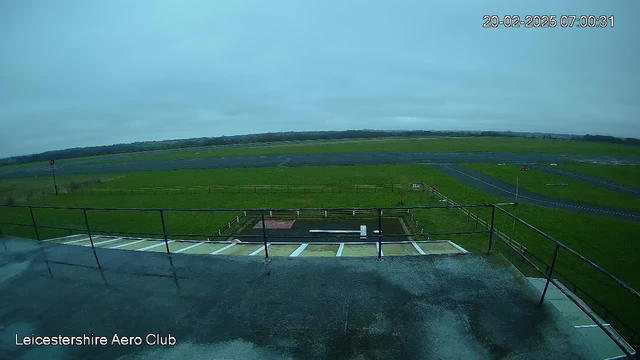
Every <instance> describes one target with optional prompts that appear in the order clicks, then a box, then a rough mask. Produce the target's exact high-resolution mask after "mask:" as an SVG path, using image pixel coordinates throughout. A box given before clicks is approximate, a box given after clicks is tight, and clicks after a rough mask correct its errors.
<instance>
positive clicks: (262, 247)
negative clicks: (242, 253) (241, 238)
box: [249, 244, 271, 256]
mask: <svg viewBox="0 0 640 360" xmlns="http://www.w3.org/2000/svg"><path fill="white" fill-rule="evenodd" d="M269 246H271V244H267V247H269ZM262 251H264V246H261V247H260V248H259V249H258V250H256V251H254V252H252V253H251V254H249V256H256V255H258V254H260V252H262Z"/></svg>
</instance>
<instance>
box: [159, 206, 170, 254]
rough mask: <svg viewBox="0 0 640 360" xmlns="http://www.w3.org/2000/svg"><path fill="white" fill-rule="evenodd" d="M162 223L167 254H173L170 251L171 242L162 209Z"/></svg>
mask: <svg viewBox="0 0 640 360" xmlns="http://www.w3.org/2000/svg"><path fill="white" fill-rule="evenodd" d="M160 221H162V235H164V245H165V246H166V247H167V254H171V252H170V251H169V240H168V239H167V228H166V227H165V225H164V210H163V209H160Z"/></svg>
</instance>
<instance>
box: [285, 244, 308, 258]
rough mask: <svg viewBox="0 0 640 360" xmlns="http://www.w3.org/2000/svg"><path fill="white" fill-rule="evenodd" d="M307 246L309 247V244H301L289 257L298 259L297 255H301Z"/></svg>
mask: <svg viewBox="0 0 640 360" xmlns="http://www.w3.org/2000/svg"><path fill="white" fill-rule="evenodd" d="M307 246H309V244H306V243H305V244H302V245H300V246H299V247H298V248H297V249H296V250H295V251H294V252H292V253H291V255H289V256H290V257H298V255H300V254H302V252H303V251H304V249H306V248H307Z"/></svg>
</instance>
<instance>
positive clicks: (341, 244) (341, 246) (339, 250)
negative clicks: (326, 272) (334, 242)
mask: <svg viewBox="0 0 640 360" xmlns="http://www.w3.org/2000/svg"><path fill="white" fill-rule="evenodd" d="M342 250H344V243H340V247H339V248H338V252H337V253H336V256H342Z"/></svg>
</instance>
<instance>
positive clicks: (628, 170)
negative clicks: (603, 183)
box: [558, 164, 640, 189]
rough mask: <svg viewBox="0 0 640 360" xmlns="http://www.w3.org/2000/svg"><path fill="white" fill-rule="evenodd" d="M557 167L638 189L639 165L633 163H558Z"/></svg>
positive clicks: (639, 186)
mask: <svg viewBox="0 0 640 360" xmlns="http://www.w3.org/2000/svg"><path fill="white" fill-rule="evenodd" d="M558 167H559V168H561V169H564V170H568V171H574V172H577V173H582V174H585V175H591V176H595V177H599V178H601V179H603V180H610V181H613V182H616V183H619V184H621V185H627V186H633V187H636V188H638V189H640V166H635V165H595V164H560V165H558Z"/></svg>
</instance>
